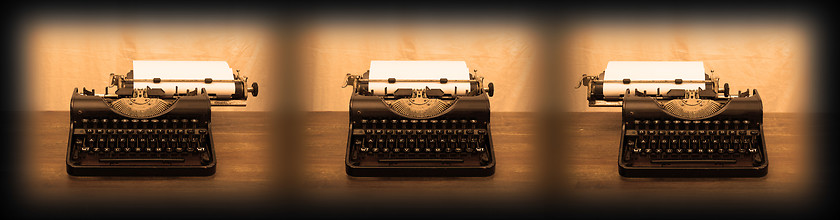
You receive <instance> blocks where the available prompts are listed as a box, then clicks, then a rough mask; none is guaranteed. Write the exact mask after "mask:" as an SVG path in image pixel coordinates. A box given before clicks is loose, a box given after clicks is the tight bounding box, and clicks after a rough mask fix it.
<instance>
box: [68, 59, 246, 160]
mask: <svg viewBox="0 0 840 220" xmlns="http://www.w3.org/2000/svg"><path fill="white" fill-rule="evenodd" d="M133 64H134V69H133V70H132V71H129V72H128V73H127V74H126V75H115V74H113V73H112V74H111V85H110V87H112V88H114V89H113V90H111V91H109V89H108V88H107V87H106V88H105V93H102V94H97V93H96V92H95V90H93V89H91V90H87V89H86V88H82V91H81V92H80V91H79V89H78V88H76V89H75V90H74V91H73V95H72V98H71V101H70V135H69V140H68V146H67V173H68V174H70V175H78V176H91V175H96V176H98V175H108V176H130V175H141V176H209V175H213V174H214V173H215V172H216V155H215V146H214V145H213V133H212V130H211V127H210V124H211V123H210V119H211V117H210V107H211V106H244V105H245V100H246V99H247V96H248V93H250V94H251V95H252V96H257V94H258V92H259V87H258V85H257V83H252V84H251V87H246V83H247V81H248V78H247V77H244V76H240V75H239V71H238V70H237V71H236V74H233V71H232V69H231V68H229V67H228V64H227V62H224V61H134V63H133Z"/></svg>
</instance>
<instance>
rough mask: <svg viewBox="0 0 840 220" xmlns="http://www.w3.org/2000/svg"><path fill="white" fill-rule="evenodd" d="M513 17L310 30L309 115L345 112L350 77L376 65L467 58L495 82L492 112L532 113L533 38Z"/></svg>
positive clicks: (326, 25)
mask: <svg viewBox="0 0 840 220" xmlns="http://www.w3.org/2000/svg"><path fill="white" fill-rule="evenodd" d="M527 24H528V23H526V22H519V21H516V20H515V19H513V20H482V21H461V22H458V21H456V22H451V21H449V22H435V21H429V20H422V19H421V20H412V19H389V18H384V19H377V21H370V20H342V19H341V18H324V19H320V20H316V21H313V22H312V24H309V25H307V26H308V27H309V28H308V29H306V30H305V34H304V36H303V37H302V39H303V41H304V42H303V43H302V44H301V46H302V48H303V49H302V50H303V51H304V53H303V54H302V55H303V56H304V57H303V59H302V60H303V64H302V68H301V69H303V70H304V71H306V72H305V73H300V74H302V75H305V77H302V78H301V80H303V83H302V84H301V87H302V88H300V90H301V92H300V93H299V95H302V97H304V98H303V99H302V100H303V105H304V108H303V109H305V110H312V111H347V110H348V104H349V100H350V95H351V92H352V89H350V88H341V85H342V83H343V82H344V78H343V77H344V76H345V74H347V73H352V74H362V73H364V72H365V71H367V70H368V68H369V67H370V61H371V60H462V61H466V63H467V67H469V68H470V69H475V70H478V73H479V75H482V76H484V77H485V82H487V81H489V82H493V83H494V85H495V95H494V97H492V98H490V106H491V110H492V111H494V112H522V111H533V108H532V107H531V106H532V105H533V101H534V100H533V99H532V98H531V97H533V96H532V94H533V92H534V89H535V88H534V87H531V86H529V85H530V84H531V83H530V82H532V81H533V80H535V79H537V77H538V76H537V74H536V73H535V72H534V68H533V67H532V66H533V64H532V63H533V62H532V61H533V59H534V56H535V51H534V47H535V45H533V39H534V34H533V33H532V30H531V29H530V28H529V27H528V25H527Z"/></svg>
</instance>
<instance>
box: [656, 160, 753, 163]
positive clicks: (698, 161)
mask: <svg viewBox="0 0 840 220" xmlns="http://www.w3.org/2000/svg"><path fill="white" fill-rule="evenodd" d="M650 162H651V163H735V162H738V161H737V160H650Z"/></svg>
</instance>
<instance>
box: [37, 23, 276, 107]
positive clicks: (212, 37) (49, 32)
mask: <svg viewBox="0 0 840 220" xmlns="http://www.w3.org/2000/svg"><path fill="white" fill-rule="evenodd" d="M23 28H24V31H23V33H24V34H23V36H22V39H23V43H24V44H23V45H22V47H21V50H22V51H23V52H24V53H25V58H26V65H25V74H24V79H26V82H25V83H26V85H27V86H28V88H31V90H29V91H30V92H31V95H32V98H29V99H27V100H28V102H29V103H28V106H29V108H30V109H34V110H39V111H68V110H69V109H70V95H71V93H72V92H73V88H77V87H78V88H79V89H80V90H81V89H82V87H87V88H88V89H91V88H93V89H96V91H97V93H102V92H103V91H104V89H105V87H106V86H108V84H109V80H110V79H109V77H108V75H109V74H110V73H116V74H125V73H127V72H128V71H129V70H131V69H132V61H133V60H206V61H213V60H218V61H227V62H228V64H229V65H230V67H231V68H233V69H239V70H241V73H242V74H243V75H245V76H248V77H249V78H250V81H257V82H259V83H267V82H270V81H273V80H276V79H274V77H275V75H276V73H274V72H272V71H271V70H270V68H269V67H270V66H269V65H268V64H269V63H270V62H271V60H270V58H271V51H269V48H271V42H272V41H273V40H274V39H272V36H271V35H272V34H271V31H270V30H271V29H270V27H269V26H268V25H264V24H263V22H260V21H254V20H249V19H224V20H223V21H222V19H217V20H213V19H200V18H196V19H167V18H160V19H158V20H150V19H147V18H143V19H135V18H123V17H113V18H92V19H85V18H78V19H66V18H62V16H60V15H57V16H43V17H38V16H34V17H32V18H31V19H30V20H29V21H28V22H27V23H26V24H25V25H24V27H23ZM112 91H113V90H112ZM273 91H275V88H273V87H271V86H261V87H260V94H259V96H258V97H257V98H250V99H249V100H248V106H247V107H244V108H240V107H221V108H214V111H217V110H218V111H240V110H245V111H268V110H269V107H268V103H270V101H271V100H272V97H271V96H272V94H273V93H276V92H273Z"/></svg>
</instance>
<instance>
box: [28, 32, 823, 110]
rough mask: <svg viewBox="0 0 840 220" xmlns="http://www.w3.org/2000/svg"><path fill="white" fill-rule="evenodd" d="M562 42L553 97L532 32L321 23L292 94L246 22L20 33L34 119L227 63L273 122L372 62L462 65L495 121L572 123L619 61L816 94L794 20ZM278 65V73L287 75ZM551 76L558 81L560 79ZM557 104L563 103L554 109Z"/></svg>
mask: <svg viewBox="0 0 840 220" xmlns="http://www.w3.org/2000/svg"><path fill="white" fill-rule="evenodd" d="M566 24H568V25H565V26H562V27H557V28H558V29H561V30H566V31H565V32H563V33H565V35H564V36H565V37H566V38H564V39H561V40H559V41H560V42H559V43H557V44H556V45H557V46H558V48H556V49H557V50H561V51H562V52H563V53H566V54H568V58H564V59H566V60H564V61H563V62H559V61H558V63H562V64H563V65H565V66H563V67H558V68H557V69H558V70H560V71H558V72H561V73H562V74H564V75H563V77H562V81H561V82H557V83H556V84H557V87H556V88H540V86H539V85H543V84H542V83H540V82H539V80H540V79H541V78H542V77H541V75H540V74H542V73H541V72H539V71H537V69H536V67H535V62H536V60H538V57H536V56H537V54H538V49H543V48H542V47H543V46H544V45H540V44H538V43H537V40H536V39H537V38H538V36H537V33H535V28H534V27H533V26H531V23H529V22H528V21H527V20H522V19H505V20H501V19H497V20H496V19H473V20H464V21H458V19H444V20H442V21H434V20H430V19H428V18H406V17H399V16H396V17H386V18H381V19H376V20H373V19H371V20H367V19H344V18H340V17H322V18H319V19H315V20H310V21H309V22H307V23H306V24H305V25H302V26H303V27H304V28H302V29H300V30H299V31H300V35H299V36H300V37H299V39H300V43H299V44H298V45H294V46H297V47H298V49H297V50H296V51H297V52H296V54H298V55H299V57H297V58H296V59H295V60H297V61H299V63H297V64H296V65H299V68H297V69H299V70H300V71H301V72H300V73H286V74H297V76H300V77H296V78H292V79H294V80H298V83H297V86H296V88H295V92H293V93H294V94H281V93H285V92H286V91H284V90H282V89H280V88H278V87H280V86H282V85H283V83H280V82H282V81H280V80H285V78H284V77H283V76H282V74H284V73H280V72H278V70H277V69H278V68H276V67H277V65H278V63H280V62H281V61H282V59H279V58H277V57H275V55H276V54H277V51H274V49H276V48H278V47H273V45H272V44H277V42H281V41H280V39H277V36H278V35H276V34H273V32H272V31H271V30H272V27H271V25H267V24H266V22H265V21H263V20H253V19H251V20H249V19H226V20H221V19H218V20H212V19H182V20H179V19H166V18H161V19H157V20H149V19H131V18H114V19H103V18H97V19H63V18H61V16H44V17H35V18H33V19H30V20H29V22H27V23H26V24H25V25H24V32H23V33H24V34H23V36H22V39H23V45H21V51H23V53H24V54H23V55H24V56H25V58H26V64H25V74H24V78H25V79H26V82H24V84H25V85H27V86H28V88H32V89H30V90H29V91H30V92H31V93H30V95H31V97H32V98H29V99H26V100H27V101H28V102H29V103H28V106H29V107H30V109H34V110H47V111H66V110H68V109H69V103H70V94H71V92H72V91H73V88H76V87H78V88H81V87H87V88H95V89H97V90H98V91H102V90H103V89H104V88H105V86H107V84H108V80H109V79H108V74H109V73H112V72H113V73H117V74H124V73H126V72H128V71H129V70H131V68H132V67H131V61H132V60H223V61H227V62H228V63H229V64H230V66H231V67H232V68H234V69H240V70H241V71H242V73H243V74H245V75H247V76H249V77H250V79H251V80H252V81H257V82H260V83H261V87H260V96H259V97H257V98H252V99H249V101H248V107H245V108H217V109H218V110H217V111H231V110H246V111H268V110H270V107H269V103H271V102H276V101H277V100H281V99H282V97H283V96H295V97H298V98H300V99H299V100H301V101H302V102H301V103H300V104H302V105H303V106H302V108H301V109H302V110H307V111H347V109H348V102H349V98H350V94H351V89H349V88H341V85H342V83H343V80H344V78H343V77H344V75H345V74H346V73H353V74H361V73H364V72H365V71H366V70H367V69H368V68H369V65H370V61H371V60H463V61H466V62H467V65H468V67H469V68H470V69H476V70H478V73H479V75H482V76H484V77H485V78H486V80H487V81H489V82H494V84H495V87H496V94H495V96H494V97H492V98H491V110H492V111H494V112H527V111H535V110H536V105H535V104H536V102H537V101H541V100H553V99H554V97H546V95H544V93H543V92H542V91H544V90H545V89H559V90H560V91H561V92H560V93H557V94H563V96H568V97H565V100H567V101H565V102H566V104H567V106H568V109H569V110H570V111H620V109H619V108H589V107H587V106H586V100H585V91H584V90H583V89H578V90H575V89H573V86H574V85H576V84H577V82H578V80H579V79H580V78H579V77H580V75H581V74H584V73H586V74H598V73H600V72H601V71H603V70H604V68H606V64H607V62H609V61H614V60H663V61H665V60H672V61H689V60H696V61H704V62H705V64H706V68H707V70H708V69H714V70H715V73H716V74H717V75H718V76H719V77H720V79H721V82H728V83H730V86H731V87H732V88H733V90H734V91H737V90H744V89H747V88H755V89H758V91H759V93H760V94H761V96H762V98H763V100H764V111H765V112H798V111H806V110H807V109H808V105H809V104H810V103H809V102H808V101H809V100H808V99H806V98H803V97H805V96H806V94H808V92H810V90H809V89H808V88H809V87H808V86H807V85H808V80H811V79H810V76H811V74H810V71H811V69H810V67H811V66H812V63H811V60H812V58H811V57H810V56H811V49H810V48H811V47H812V46H813V45H811V44H810V43H811V42H812V39H811V37H812V35H813V34H812V30H811V29H810V26H809V25H808V23H807V22H805V21H804V20H798V19H789V18H785V19H778V20H772V19H765V20H763V21H760V22H756V21H735V22H733V21H725V22H724V20H720V21H692V20H656V21H652V22H651V21H622V20H621V19H609V18H602V19H580V20H576V21H574V22H568V23H566ZM279 65H282V64H279ZM552 70H553V69H552ZM558 100H560V99H558Z"/></svg>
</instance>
